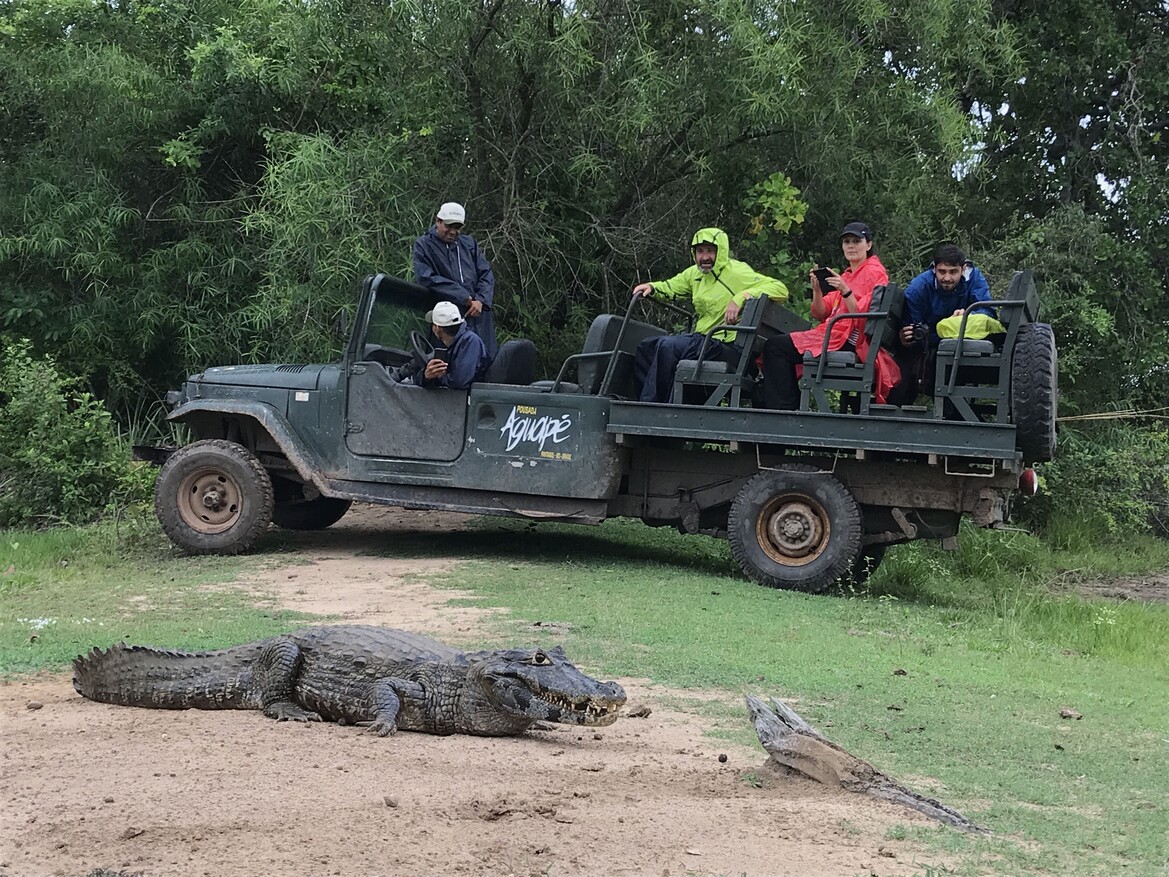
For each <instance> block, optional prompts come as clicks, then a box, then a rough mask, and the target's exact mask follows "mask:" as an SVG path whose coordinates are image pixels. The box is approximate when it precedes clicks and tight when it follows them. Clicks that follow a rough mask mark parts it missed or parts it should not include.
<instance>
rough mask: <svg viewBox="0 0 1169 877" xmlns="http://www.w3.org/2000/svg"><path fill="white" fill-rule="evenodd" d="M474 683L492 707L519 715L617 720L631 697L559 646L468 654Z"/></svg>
mask: <svg viewBox="0 0 1169 877" xmlns="http://www.w3.org/2000/svg"><path fill="white" fill-rule="evenodd" d="M468 658H469V659H470V663H471V672H470V679H469V680H468V681H469V682H470V683H471V684H470V686H469V687H470V688H472V689H474V690H477V691H481V692H482V694H483V696H484V697H485V698H486V700H487V702H488V704H489V705H490V707H492V708H494V709H495V710H497V711H499V712H501V713H504V714H505V715H507V716H508V717H510V718H511V719H513V720H518V721H524V720H527V721H530V722H537V721H545V722H559V723H561V724H565V725H589V726H599V725H611V724H613V722H615V721H617V711H618V710H619V709H620V708H621V707H622V705H624V703H625V689H623V688H622V687H621V686H620V685H618V684H617V683H616V682H600V681H599V680H596V679H593V678H592V677H591V676H586V675H585V674H584V673H582V672H580V670H578V669H576V667H575V666H574V665H573V663H572V662H571V661H570V660H568V658H567V657H566V656H565V654H564V650H563V649H562V648H560V646H556V647H555V648H553V649H501V650H498V651H492V652H478V653H476V654H473V655H468Z"/></svg>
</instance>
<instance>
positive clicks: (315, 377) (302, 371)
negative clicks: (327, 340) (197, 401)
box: [187, 365, 325, 390]
mask: <svg viewBox="0 0 1169 877" xmlns="http://www.w3.org/2000/svg"><path fill="white" fill-rule="evenodd" d="M324 368H325V366H323V365H222V366H217V367H215V368H209V369H207V370H206V371H204V372H200V373H199V374H197V375H191V376H190V377H189V378H188V379H187V380H188V381H190V382H191V383H195V384H216V385H220V386H224V385H229V386H234V387H271V388H273V389H285V390H315V389H317V384H318V382H319V380H320V377H321V372H322V371H323V370H324Z"/></svg>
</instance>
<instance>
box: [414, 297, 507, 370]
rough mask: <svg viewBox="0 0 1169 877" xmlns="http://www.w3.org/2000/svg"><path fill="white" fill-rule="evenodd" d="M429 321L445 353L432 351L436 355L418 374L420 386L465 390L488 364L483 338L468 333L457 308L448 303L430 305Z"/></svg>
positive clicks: (441, 349)
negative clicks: (420, 375) (420, 378)
mask: <svg viewBox="0 0 1169 877" xmlns="http://www.w3.org/2000/svg"><path fill="white" fill-rule="evenodd" d="M430 321H431V323H432V325H433V331H434V335H435V337H436V338H438V340H439V342H440V343H441V344H442V345H444V347H445V352H444V347H436V348H435V349H434V350H435V354H436V356H435V357H434V358H433V359H431V360H430V362H428V363H427V364H426V369H425V370H424V371H423V372H422V380H421V384H422V386H424V387H444V388H446V389H448V390H465V389H467V387H469V386H471V384H472V383H474V382H475V381H477V380H479V379H480V378H481V377H483V373H484V372H486V371H487V367H488V366H489V365H491V357H489V356H488V355H487V352H486V350H485V349H484V347H483V339H482V338H480V337H479V336H478V335H476V334H475V333H474V332H472V331H471V329H470V327H469V326H467V325H466V321H465V320H464V319H463V315H462V314H461V313H459V309H458V308H457V307H455V305H454V304H452V303H451V302H449V301H440V302H439V303H438V304H436V305H435V306H434V310H433V311H431V312H430Z"/></svg>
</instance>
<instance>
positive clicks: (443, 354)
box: [434, 347, 451, 363]
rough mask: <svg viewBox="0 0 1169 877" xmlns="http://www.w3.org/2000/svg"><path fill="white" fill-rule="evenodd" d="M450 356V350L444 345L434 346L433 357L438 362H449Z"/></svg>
mask: <svg viewBox="0 0 1169 877" xmlns="http://www.w3.org/2000/svg"><path fill="white" fill-rule="evenodd" d="M450 356H451V352H450V351H449V350H447V349H446V348H445V347H436V348H434V358H435V359H437V360H438V361H439V362H448V363H449V362H450V361H451V359H450Z"/></svg>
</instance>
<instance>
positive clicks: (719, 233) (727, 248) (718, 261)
mask: <svg viewBox="0 0 1169 877" xmlns="http://www.w3.org/2000/svg"><path fill="white" fill-rule="evenodd" d="M699 244H714V245H715V246H716V247H718V255H717V256H715V257H714V270H715V272H716V273H719V274H721V273H722V270H723V269H724V268H726V267H727V263H728V262H730V261H731V244H730V241H729V240H728V239H727V233H726V232H725V231H723V230H722V229H721V228H700V229H698V231H696V232H694V237H692V238H691V239H690V250H691V252H693V251H694V248H695V247H697V246H698V245H699Z"/></svg>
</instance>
